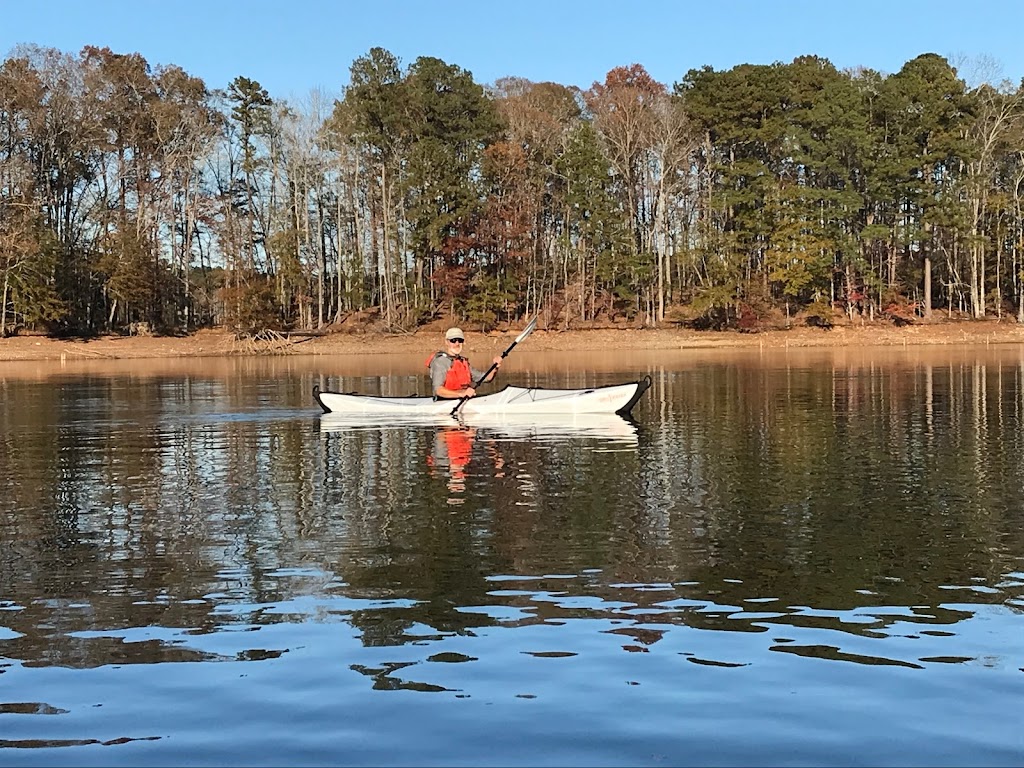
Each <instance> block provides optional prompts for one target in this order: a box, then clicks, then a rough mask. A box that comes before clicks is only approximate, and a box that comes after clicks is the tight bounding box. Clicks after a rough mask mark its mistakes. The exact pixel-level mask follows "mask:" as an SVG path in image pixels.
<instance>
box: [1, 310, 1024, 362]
mask: <svg viewBox="0 0 1024 768" xmlns="http://www.w3.org/2000/svg"><path fill="white" fill-rule="evenodd" d="M468 330H469V329H468V328H467V331H468ZM517 334H518V329H515V328H513V329H511V330H509V331H494V332H491V333H473V332H470V333H469V337H470V345H471V346H470V349H472V350H478V351H483V350H484V349H487V348H494V349H498V350H500V349H503V348H504V347H505V346H507V345H508V344H510V343H511V342H512V340H513V339H514V338H515V337H516V335H517ZM1022 342H1024V325H1019V324H1017V323H1016V322H1014V321H1013V320H1012V319H1004V320H1002V321H995V320H990V321H978V322H955V323H953V322H940V323H932V324H924V323H919V324H914V325H909V326H905V327H902V328H897V327H895V326H893V325H891V324H874V325H847V326H836V327H834V328H832V329H831V330H823V329H820V328H806V327H805V328H793V329H790V330H786V331H765V332H761V333H739V332H731V331H726V332H714V331H692V330H686V329H676V328H663V329H642V330H636V329H625V328H623V329H617V328H614V329H595V330H572V331H561V332H559V331H546V330H537V331H535V332H534V333H533V334H532V335H531V336H530V339H529V344H530V346H531V348H533V349H536V350H538V351H540V350H549V351H556V352H557V351H598V350H614V349H633V348H638V347H639V348H643V349H687V348H713V347H775V348H778V347H846V346H858V347H868V346H918V345H942V344H947V345H948V344H1020V343H1022ZM440 346H441V334H440V332H439V330H438V329H437V328H430V329H425V330H420V331H417V332H416V333H411V334H381V333H373V332H367V333H331V334H326V335H323V336H298V335H293V336H291V337H282V338H281V339H275V340H272V341H267V342H263V343H259V344H256V343H252V342H242V341H238V340H235V339H234V338H233V337H232V335H231V334H229V333H226V332H223V331H200V332H199V333H196V334H194V335H192V336H186V337H165V336H131V337H120V336H107V337H102V338H97V339H89V340H66V339H51V338H46V337H39V336H15V337H13V338H8V339H0V361H4V360H60V359H61V358H62V357H63V358H64V359H66V360H71V359H95V360H101V359H111V360H117V359H135V358H182V357H216V356H222V355H240V354H241V355H253V354H300V355H351V354H359V355H366V354H391V353H409V352H421V351H422V352H429V351H432V350H434V349H437V348H438V347H440Z"/></svg>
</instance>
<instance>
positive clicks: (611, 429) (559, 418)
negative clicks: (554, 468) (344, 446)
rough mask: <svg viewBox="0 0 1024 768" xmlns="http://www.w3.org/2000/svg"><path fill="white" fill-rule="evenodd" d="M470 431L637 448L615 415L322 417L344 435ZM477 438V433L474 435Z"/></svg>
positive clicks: (325, 427)
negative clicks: (361, 431) (417, 430)
mask: <svg viewBox="0 0 1024 768" xmlns="http://www.w3.org/2000/svg"><path fill="white" fill-rule="evenodd" d="M424 427H434V428H439V429H444V430H448V429H452V428H454V429H459V428H463V429H470V430H481V431H484V432H486V434H487V437H489V438H495V439H509V440H535V441H544V442H550V441H560V440H565V439H575V438H595V439H599V440H600V441H601V442H602V443H604V444H607V445H608V447H615V448H626V449H628V448H635V447H636V446H637V442H638V438H637V426H636V423H635V422H634V421H633V420H632V419H629V418H627V417H624V416H619V415H618V414H614V413H576V414H572V413H570V414H554V413H539V414H508V413H495V414H467V415H465V416H463V417H462V418H461V419H458V420H456V419H453V418H452V417H451V416H448V415H444V416H437V415H434V416H430V415H424V416H399V417H395V416H390V415H389V416H388V419H387V421H386V422H383V423H382V422H381V419H380V417H379V416H373V415H347V414H346V415H342V414H334V413H325V414H322V415H321V416H320V430H321V432H343V431H347V430H353V429H356V430H358V429H396V428H420V429H422V428H424ZM474 434H475V432H474Z"/></svg>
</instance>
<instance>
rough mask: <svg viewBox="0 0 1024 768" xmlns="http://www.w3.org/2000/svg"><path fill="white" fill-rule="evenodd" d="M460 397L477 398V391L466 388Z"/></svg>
mask: <svg viewBox="0 0 1024 768" xmlns="http://www.w3.org/2000/svg"><path fill="white" fill-rule="evenodd" d="M460 397H476V390H475V389H473V388H472V387H466V388H465V389H464V390H462V394H461V395H460Z"/></svg>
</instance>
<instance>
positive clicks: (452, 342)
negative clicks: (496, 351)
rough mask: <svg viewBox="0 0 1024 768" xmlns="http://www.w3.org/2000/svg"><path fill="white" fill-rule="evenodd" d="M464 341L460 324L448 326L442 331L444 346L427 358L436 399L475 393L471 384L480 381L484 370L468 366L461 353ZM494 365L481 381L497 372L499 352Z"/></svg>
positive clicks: (472, 395)
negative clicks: (458, 326) (456, 326)
mask: <svg viewBox="0 0 1024 768" xmlns="http://www.w3.org/2000/svg"><path fill="white" fill-rule="evenodd" d="M465 342H466V334H464V333H463V332H462V329H461V328H449V329H448V330H447V331H445V333H444V343H445V348H444V350H441V351H438V352H435V353H434V355H433V357H431V358H430V360H428V361H427V368H429V369H430V389H431V391H432V392H433V393H434V398H435V399H438V400H441V399H445V400H455V399H459V398H463V397H474V396H476V390H475V389H474V388H473V384H474V382H477V381H480V379H481V378H482V377H483V375H484V374H483V371H478V370H477V369H476V368H473V367H471V366H470V364H469V360H467V359H466V358H464V357H463V356H462V349H463V344H465ZM494 365H495V368H494V370H492V371H490V373H488V374H487V378H486V379H484V381H490V380H491V379H493V378H494V377H495V375H496V374H497V373H498V368H500V367H501V355H498V356H497V357H495V358H494Z"/></svg>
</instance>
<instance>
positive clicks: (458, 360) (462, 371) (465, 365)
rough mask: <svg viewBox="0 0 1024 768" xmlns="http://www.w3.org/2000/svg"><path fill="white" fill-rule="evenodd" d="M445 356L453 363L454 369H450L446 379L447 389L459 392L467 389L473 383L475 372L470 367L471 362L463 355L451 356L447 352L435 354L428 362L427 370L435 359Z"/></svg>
mask: <svg viewBox="0 0 1024 768" xmlns="http://www.w3.org/2000/svg"><path fill="white" fill-rule="evenodd" d="M440 355H444V356H445V357H448V358H450V359H451V361H452V367H451V368H449V369H448V375H447V376H445V378H444V387H445V389H451V390H454V391H458V390H460V389H465V388H466V387H468V386H469V385H470V384H472V383H473V371H472V369H470V367H469V360H467V359H466V358H464V357H462V356H461V355H454V356H453V355H449V354H448V353H447V352H435V353H434V354H433V355H431V356H430V359H429V360H427V368H430V364H431V363H432V362H434V359H435V358H437V357H439V356H440Z"/></svg>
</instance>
